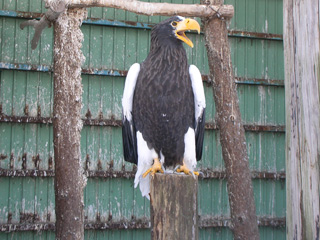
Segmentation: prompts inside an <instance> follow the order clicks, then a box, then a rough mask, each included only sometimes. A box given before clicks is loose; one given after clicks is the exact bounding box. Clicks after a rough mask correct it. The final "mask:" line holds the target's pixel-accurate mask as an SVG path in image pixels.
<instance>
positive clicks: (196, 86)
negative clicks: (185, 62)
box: [189, 65, 206, 161]
mask: <svg viewBox="0 0 320 240" xmlns="http://www.w3.org/2000/svg"><path fill="white" fill-rule="evenodd" d="M189 74H190V79H191V83H192V90H193V95H194V105H195V111H194V113H195V126H194V130H195V137H196V142H195V143H196V158H197V160H198V161H199V160H200V159H201V156H202V145H203V138H204V125H205V109H206V99H205V95H204V90H203V83H202V78H201V73H200V71H199V69H198V68H197V67H196V66H195V65H190V67H189Z"/></svg>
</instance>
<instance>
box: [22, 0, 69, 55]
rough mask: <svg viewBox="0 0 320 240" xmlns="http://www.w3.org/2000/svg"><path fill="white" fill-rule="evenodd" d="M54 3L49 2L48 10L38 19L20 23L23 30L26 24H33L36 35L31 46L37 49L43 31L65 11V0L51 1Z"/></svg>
mask: <svg viewBox="0 0 320 240" xmlns="http://www.w3.org/2000/svg"><path fill="white" fill-rule="evenodd" d="M51 3H52V4H50V3H49V2H47V7H48V8H49V9H48V11H47V12H46V13H45V15H43V17H42V18H41V19H40V20H39V21H38V20H36V19H32V20H28V21H24V22H22V23H21V24H20V28H21V29H22V30H23V29H24V28H25V27H26V26H32V27H33V28H34V30H35V32H34V36H33V38H32V40H31V48H32V49H35V48H36V47H37V45H38V42H39V39H40V36H41V33H42V31H43V29H45V28H46V27H48V28H49V27H51V24H52V23H53V22H55V21H56V20H57V19H58V17H59V16H60V14H61V13H62V12H64V11H65V9H66V3H65V1H64V0H60V1H51Z"/></svg>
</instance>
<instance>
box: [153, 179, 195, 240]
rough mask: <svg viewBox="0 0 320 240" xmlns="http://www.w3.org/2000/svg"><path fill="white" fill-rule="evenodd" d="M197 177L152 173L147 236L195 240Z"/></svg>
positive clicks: (162, 239)
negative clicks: (149, 231) (149, 228)
mask: <svg viewBox="0 0 320 240" xmlns="http://www.w3.org/2000/svg"><path fill="white" fill-rule="evenodd" d="M197 194H198V178H193V177H192V176H187V175H177V174H155V176H154V178H151V183H150V205H151V239H152V240H168V239H170V240H175V239H177V240H179V239H188V240H198V203H197Z"/></svg>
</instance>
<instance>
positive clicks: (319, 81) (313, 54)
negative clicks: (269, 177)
mask: <svg viewBox="0 0 320 240" xmlns="http://www.w3.org/2000/svg"><path fill="white" fill-rule="evenodd" d="M302 16H304V17H302ZM283 17H284V18H283V19H284V24H283V32H284V60H285V64H284V66H285V86H286V87H285V91H286V94H285V95H286V172H287V179H286V184H287V192H286V193H287V194H286V199H287V239H296V240H300V239H319V237H320V236H319V234H320V226H319V221H320V220H319V218H320V215H319V214H320V212H319V211H320V208H319V193H320V191H319V189H320V187H319V180H320V176H319V161H320V120H319V119H320V61H319V59H320V50H319V49H320V44H319V41H320V31H319V24H320V21H319V1H318V0H306V1H301V0H297V1H293V0H285V1H284V6H283Z"/></svg>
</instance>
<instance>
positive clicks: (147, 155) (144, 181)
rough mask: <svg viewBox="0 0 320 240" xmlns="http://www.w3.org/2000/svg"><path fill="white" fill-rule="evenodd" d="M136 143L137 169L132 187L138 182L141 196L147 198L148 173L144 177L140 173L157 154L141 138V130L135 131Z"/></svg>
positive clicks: (142, 172)
mask: <svg viewBox="0 0 320 240" xmlns="http://www.w3.org/2000/svg"><path fill="white" fill-rule="evenodd" d="M137 145H138V169H137V173H136V175H135V178H134V187H135V188H136V187H137V186H138V184H139V186H140V191H141V194H142V196H143V197H147V198H148V199H149V192H150V174H148V175H147V176H146V177H145V178H143V177H142V175H143V174H144V173H145V172H146V171H147V170H148V169H149V168H150V167H151V166H152V164H153V159H154V158H158V154H157V153H156V151H155V150H154V149H149V147H148V145H147V142H146V141H145V140H144V139H143V136H142V134H141V132H139V131H138V132H137Z"/></svg>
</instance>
